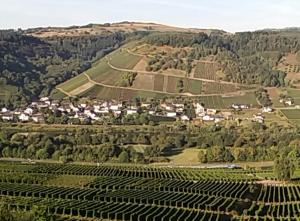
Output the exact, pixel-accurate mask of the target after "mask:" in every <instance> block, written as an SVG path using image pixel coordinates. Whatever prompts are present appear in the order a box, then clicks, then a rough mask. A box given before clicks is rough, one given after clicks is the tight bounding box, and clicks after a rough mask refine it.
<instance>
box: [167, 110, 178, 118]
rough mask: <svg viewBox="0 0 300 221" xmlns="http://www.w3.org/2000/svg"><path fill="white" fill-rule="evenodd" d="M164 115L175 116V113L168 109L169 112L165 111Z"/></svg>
mask: <svg viewBox="0 0 300 221" xmlns="http://www.w3.org/2000/svg"><path fill="white" fill-rule="evenodd" d="M166 116H167V117H176V116H177V113H176V112H171V111H169V112H166Z"/></svg>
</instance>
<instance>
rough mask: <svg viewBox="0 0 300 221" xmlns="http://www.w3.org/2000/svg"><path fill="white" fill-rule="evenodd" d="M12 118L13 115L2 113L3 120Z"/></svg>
mask: <svg viewBox="0 0 300 221" xmlns="http://www.w3.org/2000/svg"><path fill="white" fill-rule="evenodd" d="M13 119H14V116H13V115H12V114H5V115H2V120H5V121H12V120H13Z"/></svg>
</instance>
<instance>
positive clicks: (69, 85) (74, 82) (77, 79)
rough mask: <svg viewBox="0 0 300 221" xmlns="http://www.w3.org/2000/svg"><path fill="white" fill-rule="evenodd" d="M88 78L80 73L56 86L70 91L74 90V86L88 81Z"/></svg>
mask: <svg viewBox="0 0 300 221" xmlns="http://www.w3.org/2000/svg"><path fill="white" fill-rule="evenodd" d="M88 82H89V81H88V79H87V77H86V76H85V75H84V74H80V75H78V76H76V77H74V78H72V79H70V80H68V81H66V82H64V83H62V84H60V85H58V86H57V87H58V88H61V89H63V90H64V91H66V92H71V91H73V90H75V89H76V88H78V87H80V86H82V85H84V84H86V83H88Z"/></svg>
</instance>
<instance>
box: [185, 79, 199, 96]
mask: <svg viewBox="0 0 300 221" xmlns="http://www.w3.org/2000/svg"><path fill="white" fill-rule="evenodd" d="M187 82H188V83H187V85H188V86H187V87H188V91H189V92H190V93H192V94H201V90H202V81H196V80H188V81H187Z"/></svg>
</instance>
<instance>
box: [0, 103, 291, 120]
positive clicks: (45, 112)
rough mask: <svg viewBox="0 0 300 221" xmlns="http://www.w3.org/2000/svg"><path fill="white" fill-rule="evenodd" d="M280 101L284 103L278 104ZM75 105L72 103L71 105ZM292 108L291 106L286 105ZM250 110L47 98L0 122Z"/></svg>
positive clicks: (218, 116) (228, 114)
mask: <svg viewBox="0 0 300 221" xmlns="http://www.w3.org/2000/svg"><path fill="white" fill-rule="evenodd" d="M282 102H284V101H282ZM75 103H76V104H75ZM290 105H292V103H291V104H290ZM250 108H252V107H251V106H250V105H248V104H232V105H231V106H230V107H228V109H226V110H217V109H212V108H205V104H203V103H200V102H197V103H192V104H189V105H187V104H185V103H183V102H175V101H173V102H160V103H158V104H153V103H151V102H140V103H138V104H137V103H134V104H132V103H129V104H128V103H126V102H118V101H113V100H109V101H107V100H105V101H104V100H93V101H89V102H71V101H69V100H63V101H59V100H52V99H50V98H48V97H43V98H40V99H39V100H38V101H34V102H31V104H30V105H28V106H26V107H24V108H18V109H15V110H9V108H6V107H3V108H2V109H1V112H0V119H1V120H2V121H3V122H21V123H26V122H33V123H40V124H42V123H49V122H48V121H47V120H46V119H47V118H48V117H49V115H51V114H52V115H54V116H58V117H63V118H64V122H65V124H94V123H95V124H99V122H101V121H103V119H105V118H107V117H110V116H113V117H121V116H127V117H128V116H130V115H131V116H134V115H139V114H147V115H149V116H154V117H158V119H161V121H164V120H168V121H170V120H173V121H175V120H177V121H185V122H188V121H202V122H213V123H219V122H221V121H224V120H235V115H234V113H235V112H237V111H243V110H248V109H250ZM273 111H274V109H273V108H272V107H263V108H262V109H258V112H257V113H255V114H253V116H252V118H251V119H250V120H252V121H255V122H259V123H264V115H263V113H271V112H273Z"/></svg>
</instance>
